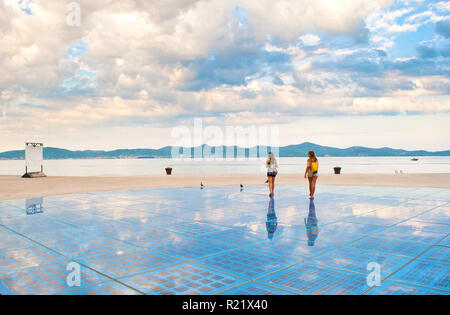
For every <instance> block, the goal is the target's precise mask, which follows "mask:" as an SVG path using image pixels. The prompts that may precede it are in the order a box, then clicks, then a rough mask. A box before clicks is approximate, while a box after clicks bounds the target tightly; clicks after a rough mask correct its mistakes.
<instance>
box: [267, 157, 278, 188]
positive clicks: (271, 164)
mask: <svg viewBox="0 0 450 315" xmlns="http://www.w3.org/2000/svg"><path fill="white" fill-rule="evenodd" d="M266 167H267V180H268V181H269V191H270V194H269V196H273V191H274V189H275V177H277V174H278V161H277V159H276V158H275V155H274V154H273V153H272V152H269V156H268V157H267V161H266Z"/></svg>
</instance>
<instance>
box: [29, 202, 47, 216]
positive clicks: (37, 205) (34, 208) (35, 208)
mask: <svg viewBox="0 0 450 315" xmlns="http://www.w3.org/2000/svg"><path fill="white" fill-rule="evenodd" d="M25 208H26V211H27V215H33V214H38V213H43V212H44V199H43V198H30V199H27V200H26V201H25Z"/></svg>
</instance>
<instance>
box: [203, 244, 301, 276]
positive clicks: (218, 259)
mask: <svg viewBox="0 0 450 315" xmlns="http://www.w3.org/2000/svg"><path fill="white" fill-rule="evenodd" d="M296 262H297V261H296V260H294V259H292V258H287V257H279V256H273V255H270V254H267V253H260V252H255V251H251V250H246V249H239V250H234V251H229V252H225V253H222V254H218V255H214V256H211V257H206V258H203V259H200V260H197V261H196V263H198V264H201V265H204V266H207V267H210V268H213V269H217V270H221V271H224V272H228V273H231V274H233V275H236V276H239V277H244V278H247V279H256V278H258V277H261V276H263V275H266V274H268V273H271V272H274V271H277V270H280V269H283V268H285V267H287V266H289V265H292V264H295V263H296Z"/></svg>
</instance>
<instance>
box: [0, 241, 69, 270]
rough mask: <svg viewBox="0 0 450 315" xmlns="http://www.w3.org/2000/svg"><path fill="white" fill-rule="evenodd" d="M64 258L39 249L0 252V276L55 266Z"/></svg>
mask: <svg viewBox="0 0 450 315" xmlns="http://www.w3.org/2000/svg"><path fill="white" fill-rule="evenodd" d="M61 260H65V258H64V257H63V256H61V255H58V254H55V253H53V252H52V251H49V250H47V249H45V248H41V247H30V248H25V249H15V250H8V251H2V252H0V274H5V273H11V272H13V271H17V270H21V269H25V268H31V267H38V266H43V265H51V264H55V263H57V262H59V261H61Z"/></svg>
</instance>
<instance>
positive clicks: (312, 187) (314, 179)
mask: <svg viewBox="0 0 450 315" xmlns="http://www.w3.org/2000/svg"><path fill="white" fill-rule="evenodd" d="M317 178H318V177H317V176H313V178H312V179H311V198H314V193H315V192H316V182H317Z"/></svg>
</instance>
